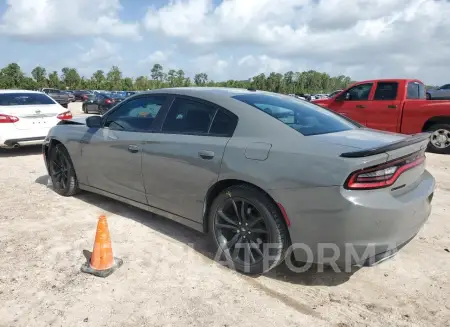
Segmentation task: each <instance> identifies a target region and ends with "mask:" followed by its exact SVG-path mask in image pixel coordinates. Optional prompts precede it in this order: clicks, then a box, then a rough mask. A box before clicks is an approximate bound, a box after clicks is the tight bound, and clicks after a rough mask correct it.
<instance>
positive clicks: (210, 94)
mask: <svg viewBox="0 0 450 327" xmlns="http://www.w3.org/2000/svg"><path fill="white" fill-rule="evenodd" d="M154 93H170V94H177V95H187V96H192V97H196V98H200V99H203V100H209V101H213V102H214V101H220V100H226V99H231V98H232V97H233V96H236V95H244V94H273V95H279V96H283V95H282V94H278V93H272V92H267V91H258V90H254V89H239V88H232V87H199V86H194V87H192V86H190V87H171V88H163V89H155V90H150V91H145V92H141V93H139V95H143V94H154Z"/></svg>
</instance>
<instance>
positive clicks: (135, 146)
mask: <svg viewBox="0 0 450 327" xmlns="http://www.w3.org/2000/svg"><path fill="white" fill-rule="evenodd" d="M128 151H130V152H131V153H136V152H138V151H139V147H138V146H137V145H132V144H131V145H129V146H128Z"/></svg>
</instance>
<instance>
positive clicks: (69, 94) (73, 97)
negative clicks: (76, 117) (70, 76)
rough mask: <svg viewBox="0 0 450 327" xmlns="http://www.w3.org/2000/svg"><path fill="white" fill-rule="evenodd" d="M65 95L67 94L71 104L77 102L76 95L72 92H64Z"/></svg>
mask: <svg viewBox="0 0 450 327" xmlns="http://www.w3.org/2000/svg"><path fill="white" fill-rule="evenodd" d="M63 92H64V93H67V95H68V96H69V102H75V95H74V94H73V92H72V91H63Z"/></svg>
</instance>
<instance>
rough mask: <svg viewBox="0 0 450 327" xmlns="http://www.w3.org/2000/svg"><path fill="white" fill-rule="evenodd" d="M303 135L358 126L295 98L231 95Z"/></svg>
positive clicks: (264, 95)
mask: <svg viewBox="0 0 450 327" xmlns="http://www.w3.org/2000/svg"><path fill="white" fill-rule="evenodd" d="M233 98H234V99H236V100H239V101H242V102H245V103H246V104H249V105H251V106H253V107H255V108H257V109H259V110H262V111H264V112H265V113H267V114H269V115H270V116H272V117H274V118H276V119H278V120H280V121H282V122H283V123H285V124H286V125H288V126H290V127H292V128H293V129H295V130H297V131H299V132H300V133H302V134H303V135H318V134H327V133H335V132H342V131H347V130H350V129H356V128H359V126H358V125H356V124H354V123H353V122H351V121H349V120H347V119H345V118H343V117H341V116H339V115H337V114H335V113H333V112H331V111H329V110H327V109H324V108H322V107H319V106H317V105H315V104H312V103H309V102H306V101H303V100H298V99H296V98H291V97H286V96H278V95H275V94H274V95H270V94H243V95H236V96H233Z"/></svg>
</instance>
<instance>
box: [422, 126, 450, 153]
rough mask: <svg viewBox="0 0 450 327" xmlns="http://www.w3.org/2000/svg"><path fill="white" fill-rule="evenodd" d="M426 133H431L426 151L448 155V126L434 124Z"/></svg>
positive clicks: (449, 139)
mask: <svg viewBox="0 0 450 327" xmlns="http://www.w3.org/2000/svg"><path fill="white" fill-rule="evenodd" d="M427 131H428V132H430V133H431V137H430V143H429V145H428V149H429V150H430V151H431V152H435V153H441V154H450V125H449V124H436V125H433V126H431V127H430V128H429V129H428V130H427Z"/></svg>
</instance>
